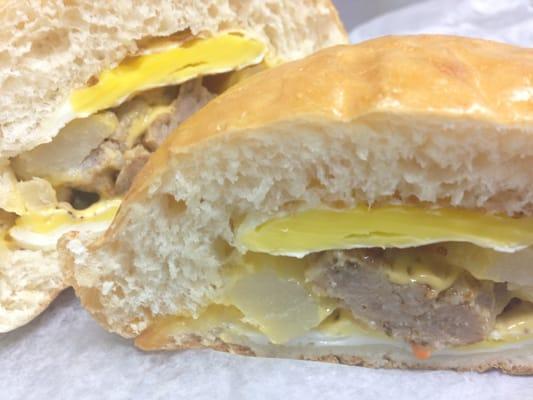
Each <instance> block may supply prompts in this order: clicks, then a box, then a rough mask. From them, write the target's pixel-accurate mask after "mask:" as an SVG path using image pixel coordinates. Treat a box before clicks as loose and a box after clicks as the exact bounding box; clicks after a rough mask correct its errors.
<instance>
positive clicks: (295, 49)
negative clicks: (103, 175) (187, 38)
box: [0, 0, 346, 158]
mask: <svg viewBox="0 0 533 400" xmlns="http://www.w3.org/2000/svg"><path fill="white" fill-rule="evenodd" d="M1 10H2V13H1V15H2V17H1V22H2V25H3V26H4V28H5V29H4V30H3V33H2V34H1V35H0V39H1V40H0V43H1V44H0V91H1V92H2V97H1V98H0V110H1V111H0V138H1V139H2V140H1V141H0V157H2V158H4V157H9V156H13V155H16V154H19V153H21V152H22V151H25V150H29V149H31V148H33V147H35V146H36V145H38V144H40V143H45V142H48V141H50V139H51V136H50V133H48V132H43V131H39V128H40V126H41V124H42V122H43V121H44V120H45V119H46V118H47V117H48V116H49V115H50V114H52V113H53V112H55V111H56V110H57V108H58V107H59V106H60V105H61V104H63V103H64V102H65V101H66V100H67V98H68V96H69V94H70V92H71V91H72V90H73V89H75V88H80V87H84V86H85V85H86V84H87V83H88V82H89V79H90V78H91V77H93V76H96V75H98V73H99V72H100V71H102V70H104V69H110V68H112V67H114V66H116V65H117V64H118V63H119V62H120V61H121V60H123V59H124V58H125V57H126V56H128V55H132V54H136V53H138V52H139V51H140V48H139V47H140V46H141V45H142V43H141V40H142V39H146V38H150V37H160V36H168V35H171V34H174V33H176V32H182V31H190V33H191V34H192V35H200V34H203V35H208V36H210V35H214V34H216V33H218V32H220V31H228V30H229V31H231V30H242V31H246V32H250V33H251V34H253V35H254V36H257V37H258V38H259V39H260V40H262V41H265V42H266V43H269V45H270V46H271V48H272V49H273V50H274V53H276V54H277V55H278V56H279V57H280V59H282V60H288V59H295V58H299V57H302V56H304V55H306V54H309V53H311V52H313V51H315V50H317V49H319V48H321V47H325V46H328V45H332V44H338V43H345V42H346V33H345V31H344V29H343V27H342V24H341V23H340V20H339V18H338V16H337V13H336V10H335V9H334V7H333V5H332V4H331V3H330V2H329V1H328V0H312V1H301V2H292V1H280V0H269V1H229V0H210V1H207V2H205V1H202V2H198V1H179V2H177V1H174V0H158V1H151V2H150V5H149V7H147V6H146V5H143V4H142V3H137V2H131V1H120V2H113V3H109V2H105V1H96V2H95V1H73V2H68V3H64V2H62V1H50V2H46V5H44V4H41V3H39V2H13V1H11V2H7V3H4V4H3V5H2V6H1ZM13 65H16V66H17V68H12V66H13ZM28 132H31V134H28Z"/></svg>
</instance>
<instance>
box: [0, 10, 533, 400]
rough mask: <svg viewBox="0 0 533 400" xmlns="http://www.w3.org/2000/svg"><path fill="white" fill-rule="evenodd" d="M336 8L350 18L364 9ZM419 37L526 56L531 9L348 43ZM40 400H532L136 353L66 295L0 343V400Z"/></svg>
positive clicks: (441, 15) (378, 375) (508, 389)
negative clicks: (470, 42) (485, 44)
mask: <svg viewBox="0 0 533 400" xmlns="http://www.w3.org/2000/svg"><path fill="white" fill-rule="evenodd" d="M344 1H345V2H350V3H351V4H353V5H352V7H353V8H355V9H356V10H357V8H358V7H365V4H364V3H366V1H361V0H359V1H355V0H344ZM355 12H356V11H355ZM421 32H426V33H453V34H461V35H468V36H478V37H484V38H490V39H497V40H502V41H507V42H510V43H515V44H521V45H524V46H531V45H532V44H533V9H532V6H531V5H528V2H527V1H518V0H498V1H486V0H485V1H482V0H476V1H474V0H472V1H466V0H449V1H445V0H437V1H430V2H423V3H419V4H415V5H413V6H410V7H408V8H404V9H400V10H397V11H394V12H392V13H390V14H388V15H384V16H381V17H378V18H376V19H374V20H372V21H369V22H367V23H365V24H364V25H361V26H359V27H356V28H355V29H354V30H353V31H352V32H351V38H352V41H354V42H358V41H361V40H365V39H368V38H371V37H375V36H379V35H382V34H393V33H404V34H405V33H421ZM48 398H57V399H85V398H94V399H102V398H105V399H133V398H138V399H149V398H150V399H153V398H165V399H166V398H180V399H181V398H187V399H191V400H195V399H204V398H205V399H252V398H253V399H311V398H317V399H335V400H341V399H359V400H364V399H372V400H373V399H380V398H394V399H399V400H401V399H410V400H415V399H424V400H428V399H431V400H438V399H458V400H459V399H461V400H462V399H503V398H505V399H532V398H533V378H527V377H511V376H505V375H502V374H500V373H498V372H489V373H485V374H477V373H455V372H442V371H394V370H372V369H366V368H360V367H348V366H341V365H333V364H327V363H318V362H305V361H294V360H279V359H261V358H246V357H240V356H234V355H229V354H224V353H217V352H214V351H210V350H204V351H186V352H182V353H143V352H141V351H139V350H137V349H135V348H134V347H133V346H132V344H131V343H130V342H129V341H127V340H124V339H121V338H120V337H118V336H115V335H113V334H110V333H107V332H105V331H103V330H102V329H101V328H100V327H99V326H98V324H97V323H96V322H94V321H93V320H92V319H91V317H90V316H89V315H88V314H87V313H86V312H85V311H83V310H82V309H81V307H80V306H79V304H78V302H77V299H76V298H75V297H74V295H73V293H72V291H70V290H69V291H67V292H65V293H63V294H62V295H61V296H60V297H59V298H58V299H57V301H56V302H55V303H54V304H53V305H52V307H51V308H50V309H49V310H48V311H47V312H45V313H44V314H43V315H42V316H41V317H39V318H38V319H37V320H35V321H33V322H32V323H31V324H29V325H27V326H25V327H23V328H21V329H19V330H17V331H15V332H12V333H9V334H4V335H2V336H0V399H2V400H4V399H25V400H29V399H48Z"/></svg>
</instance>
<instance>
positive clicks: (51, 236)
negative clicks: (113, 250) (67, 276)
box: [9, 199, 120, 250]
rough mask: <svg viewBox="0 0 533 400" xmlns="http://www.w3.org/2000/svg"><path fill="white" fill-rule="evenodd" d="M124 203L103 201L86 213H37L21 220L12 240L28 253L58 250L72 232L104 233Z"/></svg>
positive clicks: (61, 210) (64, 210)
mask: <svg viewBox="0 0 533 400" xmlns="http://www.w3.org/2000/svg"><path fill="white" fill-rule="evenodd" d="M119 205H120V200H118V199H114V200H102V201H99V202H98V203H95V204H93V205H92V206H91V207H89V208H87V209H85V210H74V209H71V208H69V207H67V206H65V207H59V206H58V207H54V208H47V209H43V210H34V211H32V212H29V213H26V214H24V215H22V216H20V217H18V218H17V219H16V221H15V226H13V227H12V228H11V229H10V230H9V236H10V237H11V239H12V240H13V241H15V242H16V243H17V244H18V245H20V246H22V247H24V248H28V249H39V250H51V249H55V247H56V243H57V240H58V239H59V238H60V237H61V236H62V235H64V234H65V233H67V232H69V231H71V230H77V231H80V230H86V229H90V230H91V231H95V232H100V231H104V230H106V229H107V227H108V226H109V225H110V224H111V221H112V220H113V218H114V216H115V214H116V212H117V210H118V207H119Z"/></svg>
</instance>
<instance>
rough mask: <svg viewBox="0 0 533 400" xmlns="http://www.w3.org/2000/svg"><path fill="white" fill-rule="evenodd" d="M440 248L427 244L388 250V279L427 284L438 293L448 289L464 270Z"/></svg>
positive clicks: (398, 282)
mask: <svg viewBox="0 0 533 400" xmlns="http://www.w3.org/2000/svg"><path fill="white" fill-rule="evenodd" d="M440 249H441V248H440V247H432V246H427V247H422V248H419V247H417V248H410V249H401V250H398V249H388V250H386V251H385V258H386V259H387V261H388V263H387V265H386V267H385V273H386V275H387V277H388V279H389V280H390V281H391V282H393V283H397V284H399V285H406V284H411V283H417V284H423V285H427V286H429V287H431V288H432V289H433V290H434V291H436V292H437V293H438V292H442V291H443V290H446V289H448V288H449V287H450V286H451V285H453V283H454V282H455V280H456V279H457V278H458V276H459V275H460V274H461V272H462V270H461V269H460V268H458V267H456V266H454V265H452V264H450V263H449V262H448V260H447V258H446V255H445V254H443V253H441V252H440V251H439V250H440ZM442 249H444V248H442Z"/></svg>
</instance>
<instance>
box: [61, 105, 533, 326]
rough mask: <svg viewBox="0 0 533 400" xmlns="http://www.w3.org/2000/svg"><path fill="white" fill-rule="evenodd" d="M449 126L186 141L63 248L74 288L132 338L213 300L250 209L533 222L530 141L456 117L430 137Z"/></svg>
mask: <svg viewBox="0 0 533 400" xmlns="http://www.w3.org/2000/svg"><path fill="white" fill-rule="evenodd" d="M451 123H452V122H450V121H446V122H445V121H443V120H439V119H438V118H414V117H413V118H405V117H402V118H395V117H394V116H391V115H389V116H387V117H386V118H385V117H384V116H379V115H374V116H367V117H365V118H364V119H360V120H358V121H354V122H349V123H332V122H328V123H325V121H320V120H313V121H312V122H309V121H291V122H287V123H279V124H277V125H269V126H268V127H265V128H262V129H254V130H250V131H247V132H246V134H244V133H243V134H239V133H238V132H232V134H231V135H230V134H228V135H221V136H218V137H216V138H213V139H211V140H209V141H206V142H204V143H201V144H198V145H196V146H192V147H191V148H189V149H188V151H187V152H180V153H178V154H174V156H173V157H172V159H170V160H168V162H169V164H168V165H167V169H166V172H165V173H164V174H163V175H162V176H161V177H158V179H156V180H154V181H152V182H150V185H149V189H148V191H147V192H146V193H144V194H143V196H142V197H141V198H136V199H134V201H133V202H130V203H129V204H128V207H127V208H124V209H123V210H122V211H121V214H120V215H119V218H118V220H117V222H116V224H115V225H114V226H113V228H112V229H111V230H110V231H108V232H107V234H106V235H105V236H104V237H103V238H102V239H101V240H99V241H97V242H96V243H95V244H93V245H91V246H90V247H89V248H88V249H87V248H86V247H84V245H82V244H81V243H80V242H79V241H77V240H74V241H72V242H71V243H70V244H69V245H68V249H69V251H70V252H71V253H72V254H73V255H74V263H75V266H74V268H73V269H72V270H71V272H72V273H73V280H74V285H76V286H78V293H80V294H81V297H82V300H85V301H86V302H87V301H89V302H90V304H89V308H90V309H92V311H93V312H95V313H96V314H97V315H98V316H99V318H100V319H101V320H102V322H103V323H104V324H105V325H106V326H108V327H109V328H110V329H112V330H116V331H118V332H120V333H122V334H124V335H127V336H134V335H137V334H138V333H140V332H141V331H142V330H143V329H145V328H146V327H148V326H149V324H150V322H151V320H152V319H153V318H154V317H156V316H158V315H178V314H182V315H198V313H199V312H200V311H201V310H202V309H203V308H204V307H205V306H206V305H207V304H209V302H210V301H211V300H212V299H213V298H215V297H216V296H217V295H219V294H220V290H221V284H222V281H221V279H220V274H219V269H220V267H221V266H222V265H223V264H224V262H225V259H226V257H228V255H229V252H230V251H231V249H232V248H233V247H234V245H235V243H234V239H235V234H234V233H235V228H236V227H237V226H238V224H239V222H240V221H242V219H243V218H244V217H245V216H247V215H249V214H255V215H259V216H260V218H261V219H264V220H266V219H268V218H270V217H272V216H274V215H276V214H278V213H280V212H286V211H291V212H294V211H296V210H301V209H309V208H319V207H323V206H326V207H336V208H349V207H352V206H354V205H356V204H361V203H362V204H369V205H374V206H377V205H379V204H389V203H394V202H406V203H410V202H411V203H417V202H418V203H420V202H422V203H423V202H427V203H431V204H437V205H438V206H440V207H447V206H448V207H463V208H471V209H472V208H473V209H480V210H483V211H486V212H491V213H505V214H509V215H512V214H515V213H518V212H519V211H521V212H523V213H524V214H526V215H531V213H532V208H531V206H532V204H533V192H532V191H531V187H530V185H529V182H531V173H532V172H531V170H530V169H528V168H527V165H529V164H530V163H531V162H533V143H532V142H531V139H530V137H529V136H527V135H523V134H521V131H520V130H519V129H517V128H514V127H503V126H494V125H492V124H483V123H479V122H478V123H476V124H474V123H472V122H470V121H465V120H462V121H460V120H457V121H453V130H450V131H449V132H446V138H443V137H442V136H439V137H438V138H437V137H436V136H435V132H436V131H439V130H440V131H442V129H443V127H444V126H450V124H451ZM288 135H290V136H291V140H290V141H288V140H286V138H287V136H288ZM504 138H505V140H503V139H504ZM496 144H497V145H496ZM517 149H520V150H519V151H517ZM501 165H508V166H509V168H495V166H501ZM354 188H355V189H354ZM147 210H149V211H147ZM87 251H90V253H87ZM89 299H90V300H89ZM147 299H149V301H148V303H147Z"/></svg>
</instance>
